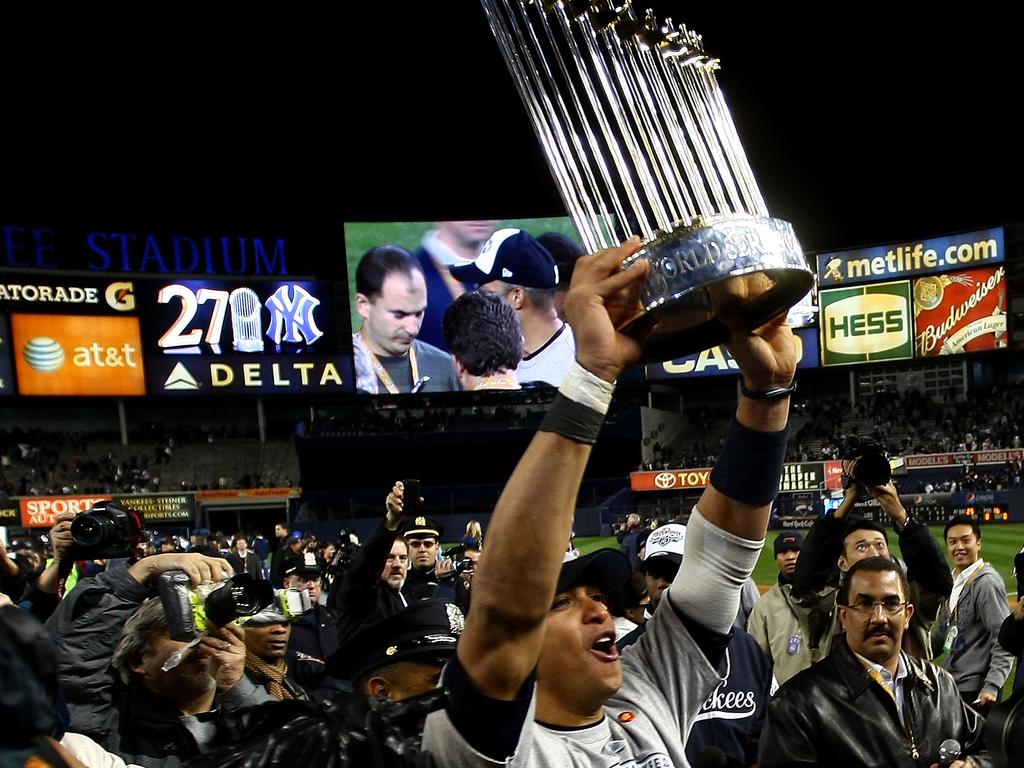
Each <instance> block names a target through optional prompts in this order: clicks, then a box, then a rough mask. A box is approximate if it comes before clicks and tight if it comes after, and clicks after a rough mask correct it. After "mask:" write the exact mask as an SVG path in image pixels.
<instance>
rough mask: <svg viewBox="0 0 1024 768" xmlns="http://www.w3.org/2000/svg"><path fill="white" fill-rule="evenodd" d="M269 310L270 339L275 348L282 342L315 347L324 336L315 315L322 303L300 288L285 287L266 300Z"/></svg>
mask: <svg viewBox="0 0 1024 768" xmlns="http://www.w3.org/2000/svg"><path fill="white" fill-rule="evenodd" d="M266 306H267V309H268V310H269V311H270V326H269V327H268V328H267V336H269V337H270V338H271V339H273V340H274V343H275V344H280V343H281V342H282V341H287V342H298V341H305V342H306V344H312V343H313V342H315V341H316V340H317V339H319V338H320V337H321V336H323V335H324V334H323V331H321V330H320V329H319V328H318V327H317V324H316V319H315V318H314V317H313V311H314V310H315V309H316V308H317V307H318V306H320V299H318V298H316V297H315V296H313V295H312V294H310V293H309V291H307V290H306V289H305V288H303V287H302V286H301V285H282V286H281V287H280V288H278V289H277V290H276V291H275V292H274V295H273V296H271V297H270V298H269V299H267V305H266Z"/></svg>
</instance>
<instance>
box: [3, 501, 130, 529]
mask: <svg viewBox="0 0 1024 768" xmlns="http://www.w3.org/2000/svg"><path fill="white" fill-rule="evenodd" d="M109 499H110V496H109V495H106V494H99V495H95V496H31V497H23V498H21V499H19V500H18V507H19V508H20V509H21V524H22V526H23V527H25V528H52V527H53V524H54V515H56V514H57V513H59V512H72V513H74V514H76V515H78V514H81V513H82V512H88V511H89V510H90V509H92V505H93V504H95V503H96V502H98V501H108V500H109Z"/></svg>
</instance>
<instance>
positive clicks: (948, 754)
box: [939, 739, 961, 768]
mask: <svg viewBox="0 0 1024 768" xmlns="http://www.w3.org/2000/svg"><path fill="white" fill-rule="evenodd" d="M960 751H961V750H960V742H959V741H957V740H956V739H946V740H945V741H944V742H942V743H941V744H939V765H940V766H941V768H949V766H950V765H952V764H953V761H954V760H959V759H960Z"/></svg>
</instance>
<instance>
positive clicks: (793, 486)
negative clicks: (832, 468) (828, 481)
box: [779, 461, 825, 493]
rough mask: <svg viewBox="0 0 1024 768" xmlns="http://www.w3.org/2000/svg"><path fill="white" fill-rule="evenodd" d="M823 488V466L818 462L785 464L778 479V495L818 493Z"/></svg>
mask: <svg viewBox="0 0 1024 768" xmlns="http://www.w3.org/2000/svg"><path fill="white" fill-rule="evenodd" d="M824 487H825V465H824V463H823V462H820V461H811V462H803V463H800V464H785V465H783V467H782V477H780V478H779V493H797V492H800V491H818V490H821V489H822V488H824Z"/></svg>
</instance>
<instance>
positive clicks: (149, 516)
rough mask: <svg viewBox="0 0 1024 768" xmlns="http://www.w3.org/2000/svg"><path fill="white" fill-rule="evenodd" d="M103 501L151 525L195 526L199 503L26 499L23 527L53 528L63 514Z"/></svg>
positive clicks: (186, 497)
mask: <svg viewBox="0 0 1024 768" xmlns="http://www.w3.org/2000/svg"><path fill="white" fill-rule="evenodd" d="M100 501H115V502H117V503H118V504H120V505H121V506H123V507H126V508H128V509H133V510H135V511H136V512H139V513H141V514H142V516H143V517H144V519H145V521H146V522H147V523H168V522H189V523H190V522H193V521H194V520H195V517H196V500H195V494H193V493H149V494H137V495H136V494H133V495H123V494H96V495H93V496H26V497H22V498H21V499H19V500H18V507H19V509H20V511H21V524H22V526H24V527H25V528H52V527H53V524H54V516H55V515H57V514H58V513H60V512H71V513H73V514H76V515H79V514H81V513H83V512H88V511H89V510H90V509H92V506H93V505H94V504H96V503H97V502H100Z"/></svg>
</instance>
